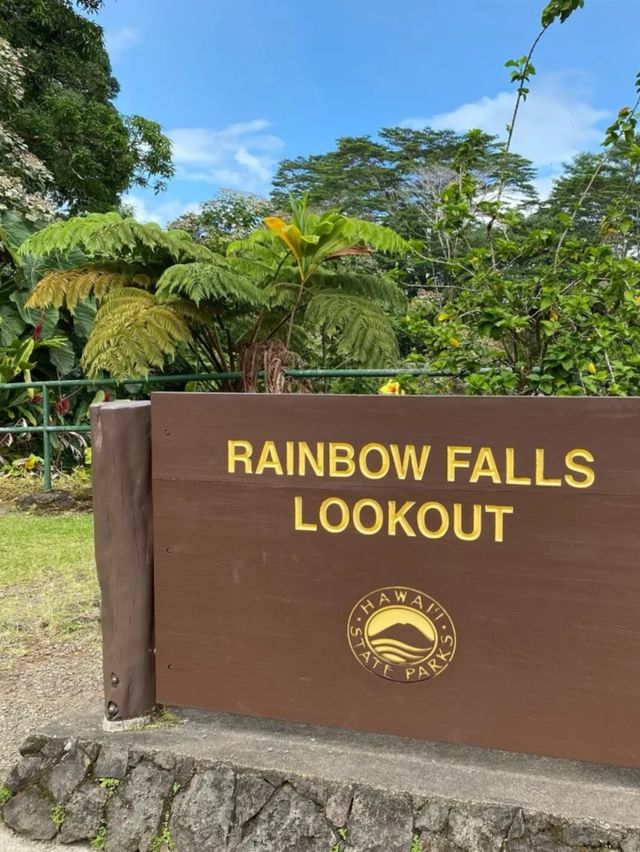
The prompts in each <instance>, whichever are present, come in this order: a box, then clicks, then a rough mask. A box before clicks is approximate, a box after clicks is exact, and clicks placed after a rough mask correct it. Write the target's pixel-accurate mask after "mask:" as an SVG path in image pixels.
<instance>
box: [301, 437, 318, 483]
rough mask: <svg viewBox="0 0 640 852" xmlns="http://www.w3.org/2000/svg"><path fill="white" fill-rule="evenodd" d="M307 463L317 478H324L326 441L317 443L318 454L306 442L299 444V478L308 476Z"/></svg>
mask: <svg viewBox="0 0 640 852" xmlns="http://www.w3.org/2000/svg"><path fill="white" fill-rule="evenodd" d="M307 462H308V463H309V467H310V468H311V470H312V471H313V472H314V473H315V475H316V476H324V441H318V442H317V443H316V454H315V456H314V455H313V452H312V450H311V447H309V445H308V444H307V442H306V441H300V442H299V443H298V476H306V473H307Z"/></svg>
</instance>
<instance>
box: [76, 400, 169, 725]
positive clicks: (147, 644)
mask: <svg viewBox="0 0 640 852" xmlns="http://www.w3.org/2000/svg"><path fill="white" fill-rule="evenodd" d="M91 429H92V469H93V510H94V523H95V552H96V566H97V570H98V579H99V581H100V590H101V593H102V637H103V672H104V701H105V718H106V720H107V721H108V722H110V723H119V722H124V721H127V720H132V719H140V718H143V717H145V716H147V715H149V714H150V713H151V711H152V709H153V707H154V705H155V661H154V642H153V517H152V510H151V406H150V403H148V402H130V401H123V402H110V403H101V404H97V405H93V406H92V407H91Z"/></svg>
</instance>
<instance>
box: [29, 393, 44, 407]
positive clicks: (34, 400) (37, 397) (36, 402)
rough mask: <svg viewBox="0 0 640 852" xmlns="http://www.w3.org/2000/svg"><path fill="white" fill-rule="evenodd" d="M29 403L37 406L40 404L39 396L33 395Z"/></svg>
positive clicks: (40, 398)
mask: <svg viewBox="0 0 640 852" xmlns="http://www.w3.org/2000/svg"><path fill="white" fill-rule="evenodd" d="M31 402H33V403H35V404H36V405H37V404H38V403H40V402H42V397H41V396H40V394H39V393H36V394H34V395H33V397H32V398H31Z"/></svg>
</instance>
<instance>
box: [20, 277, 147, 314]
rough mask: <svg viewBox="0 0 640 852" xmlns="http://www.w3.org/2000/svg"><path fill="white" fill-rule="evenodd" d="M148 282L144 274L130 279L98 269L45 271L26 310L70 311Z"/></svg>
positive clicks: (27, 303) (144, 285)
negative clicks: (108, 294) (87, 301)
mask: <svg viewBox="0 0 640 852" xmlns="http://www.w3.org/2000/svg"><path fill="white" fill-rule="evenodd" d="M150 283H151V279H150V278H149V277H148V276H145V275H136V276H131V275H127V274H126V273H122V272H115V271H113V270H110V269H101V268H100V267H81V268H80V269H56V270H52V271H51V272H47V274H46V275H45V276H44V278H43V279H42V280H41V281H40V282H39V283H38V284H37V285H36V287H35V289H34V290H33V292H32V293H31V295H30V296H29V298H28V300H27V302H26V307H27V308H49V307H55V308H61V307H67V308H68V309H69V310H70V311H72V312H73V311H74V310H75V308H76V306H77V304H78V302H83V301H85V300H86V299H88V298H89V297H90V296H91V295H93V296H95V297H96V299H102V298H103V297H104V296H105V295H106V293H107V292H108V291H109V290H113V289H116V288H118V287H126V286H127V285H131V284H136V285H138V286H141V287H148V286H149V284H150Z"/></svg>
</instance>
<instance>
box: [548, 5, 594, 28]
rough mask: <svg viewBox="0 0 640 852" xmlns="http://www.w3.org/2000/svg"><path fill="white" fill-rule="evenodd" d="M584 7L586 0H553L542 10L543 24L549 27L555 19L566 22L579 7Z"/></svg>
mask: <svg viewBox="0 0 640 852" xmlns="http://www.w3.org/2000/svg"><path fill="white" fill-rule="evenodd" d="M583 8H584V0H551V2H550V3H547V5H546V6H545V8H544V11H543V12H542V26H543V27H549V26H551V24H552V23H553V22H554V21H557V20H558V19H559V20H560V23H561V24H564V22H565V21H566V20H568V19H569V18H570V17H571V15H573V13H574V12H575V11H577V10H578V9H583Z"/></svg>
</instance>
